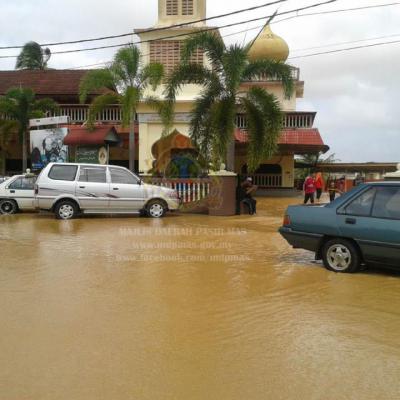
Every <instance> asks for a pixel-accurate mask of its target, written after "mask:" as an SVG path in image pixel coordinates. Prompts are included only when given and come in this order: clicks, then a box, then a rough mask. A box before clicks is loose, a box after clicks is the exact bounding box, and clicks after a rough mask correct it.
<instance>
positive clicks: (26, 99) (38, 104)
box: [0, 88, 57, 171]
mask: <svg viewBox="0 0 400 400" xmlns="http://www.w3.org/2000/svg"><path fill="white" fill-rule="evenodd" d="M56 109H57V103H55V102H54V101H53V100H51V99H40V100H36V98H35V93H34V92H33V90H32V89H23V88H13V89H10V90H8V91H7V93H6V94H5V96H0V114H3V115H6V116H7V117H8V118H9V119H11V120H13V121H15V123H16V124H15V127H16V129H17V132H18V136H19V140H20V142H21V143H22V171H25V170H26V168H27V148H26V139H27V134H28V131H29V120H30V119H33V118H42V117H44V116H45V115H46V112H48V111H55V110H56Z"/></svg>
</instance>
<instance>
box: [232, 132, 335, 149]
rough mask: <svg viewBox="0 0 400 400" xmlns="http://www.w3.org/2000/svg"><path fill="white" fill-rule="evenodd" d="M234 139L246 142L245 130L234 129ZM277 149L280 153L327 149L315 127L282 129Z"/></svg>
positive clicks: (238, 141)
mask: <svg viewBox="0 0 400 400" xmlns="http://www.w3.org/2000/svg"><path fill="white" fill-rule="evenodd" d="M235 140H236V142H237V143H242V144H245V143H247V142H248V135H247V132H246V131H244V130H242V129H236V131H235ZM278 146H279V151H280V152H282V153H294V154H307V153H318V152H323V153H326V152H327V151H328V150H329V146H327V145H326V144H325V143H324V141H323V140H322V137H321V134H320V133H319V130H318V129H316V128H308V129H307V128H304V129H284V130H282V132H281V136H280V138H279V140H278Z"/></svg>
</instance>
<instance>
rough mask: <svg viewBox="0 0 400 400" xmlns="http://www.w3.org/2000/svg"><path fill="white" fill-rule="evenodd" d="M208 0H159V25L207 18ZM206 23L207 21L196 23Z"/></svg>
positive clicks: (198, 24)
mask: <svg viewBox="0 0 400 400" xmlns="http://www.w3.org/2000/svg"><path fill="white" fill-rule="evenodd" d="M206 2H207V1H206V0H158V22H157V26H168V25H174V24H179V23H182V22H190V21H195V20H199V19H204V18H206ZM195 25H197V26H203V25H205V22H200V23H197V24H195Z"/></svg>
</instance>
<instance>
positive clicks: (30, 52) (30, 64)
mask: <svg viewBox="0 0 400 400" xmlns="http://www.w3.org/2000/svg"><path fill="white" fill-rule="evenodd" d="M50 55H51V53H50V50H49V49H45V50H43V49H42V48H41V46H40V44H38V43H36V42H28V43H26V44H25V45H24V47H23V48H22V50H21V52H20V54H19V55H18V57H17V62H16V64H15V69H46V67H47V62H48V60H49V58H50Z"/></svg>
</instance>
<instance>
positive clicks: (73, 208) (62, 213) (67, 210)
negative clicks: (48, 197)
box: [54, 200, 78, 220]
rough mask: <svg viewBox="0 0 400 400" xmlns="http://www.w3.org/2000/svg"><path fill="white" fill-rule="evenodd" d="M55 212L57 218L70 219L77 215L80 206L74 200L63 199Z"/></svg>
mask: <svg viewBox="0 0 400 400" xmlns="http://www.w3.org/2000/svg"><path fill="white" fill-rule="evenodd" d="M54 213H55V215H56V218H57V219H62V220H69V219H72V218H75V217H76V215H77V214H78V207H77V205H76V204H75V203H74V202H73V201H70V200H61V201H60V202H58V203H57V205H56V207H55V209H54Z"/></svg>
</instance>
